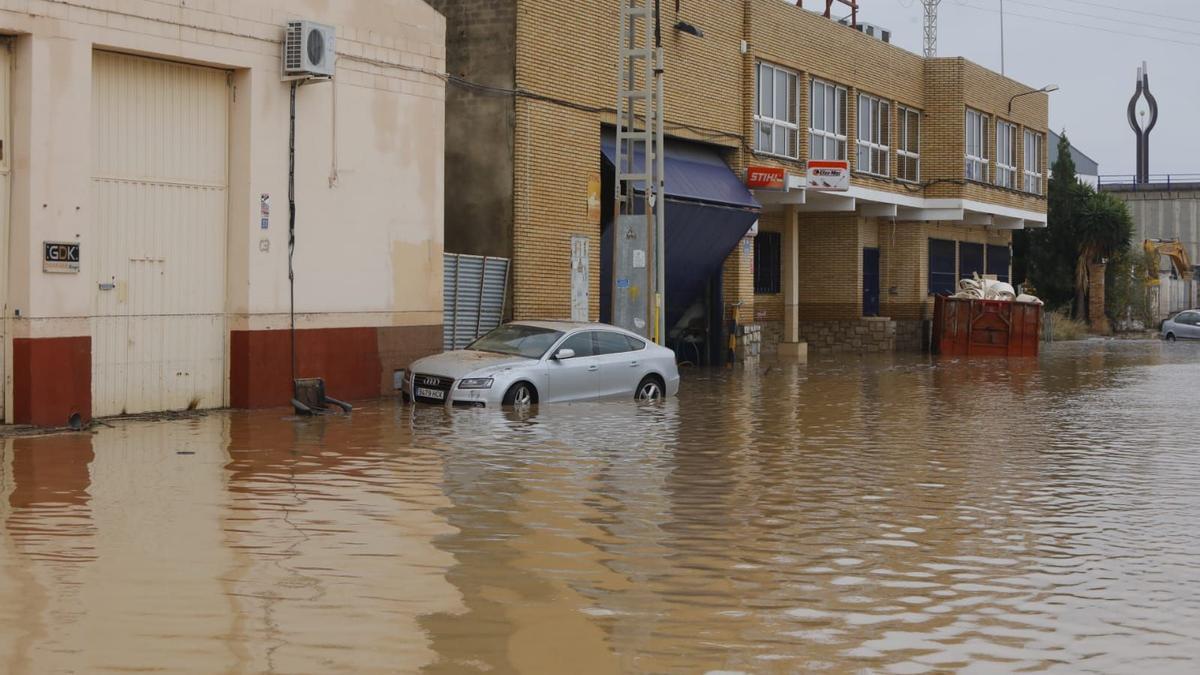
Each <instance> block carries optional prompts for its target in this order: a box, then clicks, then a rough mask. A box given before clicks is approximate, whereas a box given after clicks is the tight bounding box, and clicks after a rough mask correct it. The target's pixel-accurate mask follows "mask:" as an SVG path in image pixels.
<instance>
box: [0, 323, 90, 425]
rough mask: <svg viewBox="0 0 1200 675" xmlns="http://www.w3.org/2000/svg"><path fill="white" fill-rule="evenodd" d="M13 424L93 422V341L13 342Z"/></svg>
mask: <svg viewBox="0 0 1200 675" xmlns="http://www.w3.org/2000/svg"><path fill="white" fill-rule="evenodd" d="M13 399H14V400H13V421H14V422H16V423H17V424H33V425H36V426H39V427H61V426H66V425H67V422H68V421H69V420H70V419H71V415H74V414H78V415H79V417H80V419H81V420H82V421H83V422H84V423H87V422H90V421H91V419H92V338H91V337H90V336H84V337H67V338H14V339H13Z"/></svg>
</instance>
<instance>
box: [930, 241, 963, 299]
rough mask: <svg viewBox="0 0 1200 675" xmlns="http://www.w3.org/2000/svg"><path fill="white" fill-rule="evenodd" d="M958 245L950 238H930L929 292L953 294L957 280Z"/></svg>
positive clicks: (932, 293) (933, 293)
mask: <svg viewBox="0 0 1200 675" xmlns="http://www.w3.org/2000/svg"><path fill="white" fill-rule="evenodd" d="M955 249H956V246H955V242H953V241H950V240H948V239H930V240H929V294H930V295H953V294H954V286H955V282H956V281H957V276H958V275H957V274H956V273H955V265H956V263H957V260H956V259H955V253H956V251H955Z"/></svg>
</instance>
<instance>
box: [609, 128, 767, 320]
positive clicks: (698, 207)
mask: <svg viewBox="0 0 1200 675" xmlns="http://www.w3.org/2000/svg"><path fill="white" fill-rule="evenodd" d="M600 148H601V151H602V153H603V155H604V159H605V164H607V165H608V166H607V167H606V169H607V170H608V171H612V170H613V169H612V167H613V166H614V162H615V154H616V152H615V151H616V143H615V139H614V134H613V132H612V130H611V129H610V130H607V131H606V133H605V134H604V135H603V136H602V137H601V143H600ZM639 156H640V153H639ZM639 161H640V157H639ZM663 161H664V164H665V165H666V190H667V199H666V200H665V203H666V211H665V220H666V232H664V236H665V238H666V242H665V243H666V248H667V257H666V276H667V288H666V296H667V308H666V309H667V311H666V314H667V316H666V323H667V328H668V330H669V329H670V328H671V327H673V326H674V325H675V324H676V323H677V322H678V321H679V320H680V319H681V318H682V317H683V315H684V313H685V312H686V311H687V309H688V307H689V306H690V305H691V304H692V302H694V301H695V300H696V299H697V298H699V297H701V296H702V294H703V293H704V290H705V288H706V286H707V284H708V283H709V282H710V281H711V280H713V279H714V277H715V276H716V275H717V274H718V273H719V272H720V271H721V266H722V265H723V264H724V263H725V259H726V258H727V257H729V254H730V252H731V251H733V249H734V248H735V247H736V246H737V245H738V242H740V241H741V240H742V238H743V237H745V236H746V232H748V231H749V230H750V227H751V226H752V225H754V222H755V221H756V220H757V219H758V214H759V210H760V208H761V207H760V205H759V204H758V202H757V201H755V199H754V196H753V195H751V194H750V191H749V190H747V189H746V187H745V186H744V185H743V184H742V181H741V180H739V179H738V177H737V175H735V174H734V173H733V171H732V170H731V169H730V168H729V166H728V165H727V164H725V162H724V160H722V159H721V155H720V153H719V152H718V151H717V150H716V149H715V148H713V147H712V146H707V145H704V144H701V143H691V142H687V141H675V140H668V141H667V154H666V157H664V160H663ZM610 175H611V174H610ZM643 206H644V202H643V201H641V200H638V201H635V202H634V209H635V212H638V213H641V212H643V211H642V208H643ZM611 225H612V223H611V219H610V218H605V223H604V228H603V238H602V245H601V251H602V252H601V262H600V265H601V272H600V276H601V285H600V295H601V307H605V308H606V307H608V306H609V302H610V298H611V288H610V285H611V283H612V241H611V236H612V229H611Z"/></svg>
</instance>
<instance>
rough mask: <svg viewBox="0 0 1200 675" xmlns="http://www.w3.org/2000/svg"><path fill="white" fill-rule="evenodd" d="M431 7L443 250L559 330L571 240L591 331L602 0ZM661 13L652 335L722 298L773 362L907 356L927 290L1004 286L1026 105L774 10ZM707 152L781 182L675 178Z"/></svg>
mask: <svg viewBox="0 0 1200 675" xmlns="http://www.w3.org/2000/svg"><path fill="white" fill-rule="evenodd" d="M433 4H434V6H435V7H436V8H437V9H439V10H440V11H442V12H443V13H444V14H445V15H446V18H447V63H448V69H449V72H450V74H451V76H452V84H453V85H455V86H451V87H450V88H449V89H448V93H447V98H448V101H447V162H446V179H447V185H448V186H449V189H448V190H447V203H446V250H447V251H453V252H458V253H469V254H476V255H495V256H504V257H512V259H513V276H512V289H511V293H512V297H511V302H510V308H511V314H512V316H513V317H514V318H517V319H520V318H528V317H534V316H550V317H567V316H570V315H571V314H572V291H571V278H572V269H571V251H572V240H573V238H574V239H575V240H576V241H578V240H579V239H580V238H583V240H585V241H587V242H588V243H589V244H590V246H589V247H588V265H587V273H588V277H587V278H588V286H589V288H588V294H587V297H588V300H589V302H588V305H587V315H588V316H589V317H590V318H592V319H604V318H607V315H608V312H607V307H605V302H606V301H607V298H608V295H609V294H608V293H607V292H606V291H607V290H608V288H609V286H610V284H611V283H612V280H611V279H610V278H609V275H608V274H607V270H608V269H610V266H611V261H610V260H608V259H607V257H608V256H610V255H611V253H610V249H611V245H610V244H609V242H608V241H607V239H606V238H607V237H609V236H611V227H610V225H609V223H610V221H611V212H612V210H613V208H612V201H611V194H612V181H613V178H612V162H611V141H610V140H606V139H609V138H610V137H611V135H612V133H613V131H612V129H613V125H614V123H615V120H616V113H615V105H616V101H617V72H618V62H617V58H618V57H617V44H618V40H619V15H618V11H619V2H617V1H612V2H586V3H581V2H568V1H567V0H516V1H515V2H514V1H512V0H509V1H503V0H435V2H433ZM663 12H664V16H663V26H664V35H663V44H664V48H665V72H666V95H665V128H666V133H667V135H668V142H667V148H666V150H667V153H666V156H667V161H668V168H667V197H668V208H667V210H666V214H667V242H668V244H667V275H668V281H667V287H668V288H667V290H668V293H667V303H668V307H667V314H668V334H669V335H670V336H672V337H673V338H678V336H679V335H680V329H681V328H684V327H686V326H687V325H699V326H702V329H703V332H704V333H705V341H706V342H707V344H708V345H709V346H710V347H713V346H715V345H720V344H722V343H723V340H722V339H721V336H720V333H719V331H720V330H721V325H722V317H723V316H724V315H726V314H727V312H729V311H730V309H729V308H730V307H731V306H733V305H735V304H737V303H741V304H740V307H739V309H738V315H739V318H740V319H741V320H742V321H743V322H746V321H751V320H753V321H757V322H759V323H761V324H763V326H764V330H765V332H766V334H767V336H768V342H775V343H778V342H780V341H782V342H783V343H786V344H785V345H784V347H783V351H785V352H800V351H801V347H800V345H801V344H802V343H804V342H808V343H809V344H810V346H811V347H812V348H813V349H816V350H856V351H880V350H890V349H894V348H896V346H898V345H900V346H904V347H911V348H916V347H918V345H919V343H920V335H921V326H922V321H923V320H924V319H926V318H927V317H928V316H930V312H931V306H932V302H931V301H930V294H931V292H933V291H937V290H948V289H949V288H950V287H952V286H953V284H954V282H955V280H956V279H957V277H959V276H960V275H969V274H970V273H972V272H980V273H991V274H996V275H998V276H1000V277H1007V276H1008V274H1009V269H1010V265H1009V259H1010V242H1011V231H1012V230H1013V229H1017V228H1022V227H1040V226H1044V224H1045V205H1046V204H1045V198H1044V196H1043V195H1044V194H1045V187H1046V179H1045V174H1046V170H1045V167H1046V166H1047V162H1046V151H1047V144H1046V141H1045V138H1046V134H1047V116H1048V100H1047V97H1046V96H1045V94H1042V93H1031V88H1030V87H1028V86H1026V85H1024V84H1021V83H1018V82H1015V81H1013V80H1010V79H1007V78H1005V77H1003V76H1001V75H999V74H997V73H994V72H991V71H989V70H986V69H984V68H982V67H980V66H977V65H975V64H973V63H970V62H968V61H965V60H963V59H960V58H937V59H929V60H926V59H924V58H922V57H921V56H918V55H915V54H912V53H910V52H908V51H905V50H903V49H900V48H898V47H895V46H893V45H891V44H887V43H884V42H882V41H880V40H878V39H876V38H874V37H870V36H868V35H865V34H863V33H861V32H859V31H856V30H854V29H852V28H850V27H847V26H844V25H840V24H838V23H836V22H833V21H830V20H829V19H826V18H824V17H823V16H821V15H819V14H817V13H814V12H811V11H806V10H804V9H801V8H799V7H797V6H795V5H794V4H791V3H788V2H785V1H784V0H684V2H682V3H678V4H674V3H664V4H663ZM680 22H685V23H686V24H689V25H690V26H694V27H696V28H699V29H700V32H702V35H695V34H694V33H690V32H687V31H684V30H679V29H677V28H674V27H675V26H677V25H680ZM455 78H460V79H458V80H457V81H455ZM1018 94H1022V95H1023V96H1021V97H1020V98H1016V99H1015V100H1014V99H1013V97H1014V96H1016V95H1018ZM1024 94H1031V95H1028V96H1024ZM814 101H817V102H818V105H813V102H814ZM1010 104H1011V105H1010ZM860 122H861V124H860ZM713 158H716V161H719V162H720V163H721V164H722V166H723V168H724V169H727V171H726V173H727V174H728V177H729V178H731V179H732V180H734V181H737V182H741V181H742V180H743V178H744V177H745V175H746V170H747V167H751V166H756V167H757V166H764V167H775V168H783V169H785V170H786V172H787V173H788V174H789V176H790V177H789V179H788V180H787V181H786V183H789V184H791V185H792V187H791V188H790V189H788V190H786V191H763V190H759V191H756V192H754V194H753V195H752V196H751V195H750V194H749V193H746V194H744V195H741V196H738V195H735V194H733V193H734V192H735V191H734V190H732V189H731V188H730V186H729V185H728V183H727V181H726V180H725V179H724V178H722V177H719V176H715V175H712V174H711V172H710V173H709V174H706V175H708V176H709V179H711V180H708V182H707V183H705V181H704V180H699V179H698V178H697V176H699V173H696V174H695V175H692V174H689V173H688V172H689V171H694V172H699V169H697V168H696V165H697V164H703V165H705V166H707V167H709V168H712V167H713V164H712V162H713ZM810 159H842V160H847V161H848V162H849V167H850V169H851V172H852V173H851V185H850V188H849V190H848V191H843V192H838V193H830V192H819V191H817V190H814V189H809V187H807V185H806V183H805V180H804V177H805V175H806V162H807V161H808V160H810ZM672 160H675V161H674V163H673V161H672ZM673 167H674V168H673ZM673 171H675V173H673ZM685 179H686V180H685ZM596 183H600V184H601V185H602V189H601V192H602V196H601V200H600V204H601V206H602V208H601V209H600V211H601V213H600V215H599V216H597V214H596V212H595V209H594V201H595V199H594V188H592V192H591V193H590V192H589V185H595V184H596ZM672 183H674V185H673V184H672ZM683 183H686V184H687V185H683ZM697 191H699V192H697ZM590 194H592V195H593V196H592V200H591V201H592V202H593V208H592V209H589V195H590ZM716 209H724V211H718V210H716ZM747 213H749V214H751V217H746V214H747ZM722 214H724V215H722ZM755 224H757V226H755ZM739 228H740V231H739ZM672 241H686V242H687V246H686V247H680V246H677V247H675V252H673V251H672V243H671V242H672ZM684 248H686V253H687V255H688V256H689V257H688V258H687V259H686V260H684V261H682V262H681V261H680V260H679V259H678V256H679V255H681V254H680V253H679V251H680V250H683V249H684ZM576 250H578V249H576ZM714 261H715V264H714ZM756 261H757V262H756ZM577 273H578V270H577ZM698 275H707V277H706V278H698ZM681 288H682V289H686V292H683V291H679V290H678V289H681ZM597 300H599V302H597ZM751 317H753V318H751ZM689 322H690V323H689ZM675 346H676V347H677V348H678V345H675ZM709 351H713V352H715V351H716V350H711V349H710V350H709Z"/></svg>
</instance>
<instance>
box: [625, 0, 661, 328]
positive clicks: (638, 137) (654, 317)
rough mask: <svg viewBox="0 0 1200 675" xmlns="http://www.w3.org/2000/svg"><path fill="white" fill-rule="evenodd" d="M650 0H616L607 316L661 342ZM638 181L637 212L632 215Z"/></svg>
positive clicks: (654, 19)
mask: <svg viewBox="0 0 1200 675" xmlns="http://www.w3.org/2000/svg"><path fill="white" fill-rule="evenodd" d="M658 2H659V0H620V7H621V10H620V13H621V45H620V56H619V59H618V60H619V62H620V73H619V80H618V82H617V99H618V100H617V131H616V145H617V147H616V153H615V154H616V158H615V159H616V167H615V169H616V175H615V179H616V190H615V193H616V200H617V218H616V223H615V225H616V231H615V233H614V241H613V244H614V245H613V270H614V277H613V278H614V281H615V282H616V285H615V287H614V289H613V295H612V298H613V307H612V315H613V320H614V323H616V324H617V325H618V326H621V327H623V328H626V329H628V330H632V331H634V332H636V333H639V334H641V335H644V336H646V337H648V338H651V339H653V340H654V341H656V342H658V343H660V344H661V343H662V341H663V339H664V337H665V331H664V329H663V324H662V318H663V314H664V304H665V300H664V290H665V289H664V287H665V285H666V281H665V269H666V268H665V265H664V263H663V258H662V256H663V249H664V247H665V244H664V241H663V238H664V235H663V232H664V230H665V222H664V207H665V204H664V203H663V199H662V197H663V195H664V194H665V182H664V172H665V169H664V164H663V163H664V152H665V150H664V147H663V77H662V73H663V55H662V46H661V36H660V34H659V31H660V30H661V26H660V25H659V22H658V19H659V17H658V14H657V11H658ZM639 186H640V187H641V189H642V195H641V196H640V198H641V199H643V200H644V202H643V203H644V208H643V209H642V214H638V213H637V210H638V209H637V201H638V199H639V196H638V194H637V191H638V188H639ZM651 301H652V302H653V304H651Z"/></svg>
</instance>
